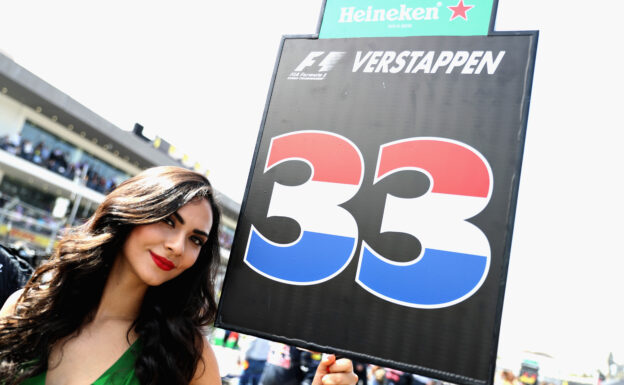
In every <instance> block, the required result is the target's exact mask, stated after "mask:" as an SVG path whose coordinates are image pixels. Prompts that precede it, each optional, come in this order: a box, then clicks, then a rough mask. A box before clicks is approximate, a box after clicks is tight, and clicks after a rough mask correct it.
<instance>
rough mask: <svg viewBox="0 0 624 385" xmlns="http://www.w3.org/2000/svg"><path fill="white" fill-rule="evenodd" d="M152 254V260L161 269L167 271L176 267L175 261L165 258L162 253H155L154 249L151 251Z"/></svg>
mask: <svg viewBox="0 0 624 385" xmlns="http://www.w3.org/2000/svg"><path fill="white" fill-rule="evenodd" d="M150 255H151V256H152V260H153V261H154V263H155V264H156V266H158V267H160V268H161V269H163V270H165V271H169V270H171V269H173V268H174V267H175V265H174V264H173V262H171V261H170V260H168V259H167V258H163V257H161V256H160V255H158V254H155V253H154V252H152V251H150Z"/></svg>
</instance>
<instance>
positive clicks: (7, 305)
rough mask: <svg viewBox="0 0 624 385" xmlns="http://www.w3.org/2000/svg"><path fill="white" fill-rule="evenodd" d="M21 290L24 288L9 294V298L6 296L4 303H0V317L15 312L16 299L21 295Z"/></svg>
mask: <svg viewBox="0 0 624 385" xmlns="http://www.w3.org/2000/svg"><path fill="white" fill-rule="evenodd" d="M23 292H24V289H19V290H18V291H16V292H14V293H13V294H11V295H10V296H9V298H7V300H6V301H5V302H4V305H2V309H1V310H0V318H1V317H6V316H10V315H12V314H13V313H15V307H16V306H17V301H18V300H19V298H20V297H21V296H22V293H23Z"/></svg>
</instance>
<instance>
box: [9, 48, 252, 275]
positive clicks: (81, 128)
mask: <svg viewBox="0 0 624 385" xmlns="http://www.w3.org/2000/svg"><path fill="white" fill-rule="evenodd" d="M169 148H170V144H169V143H167V142H166V141H164V140H162V139H161V138H155V140H150V139H148V138H146V137H145V136H143V134H142V127H141V126H140V125H138V124H137V125H135V127H134V129H133V130H132V131H125V130H122V129H120V128H119V127H116V126H115V125H113V124H112V123H110V122H108V121H106V120H105V119H104V118H102V117H101V116H99V115H97V114H96V113H94V112H93V111H91V110H89V109H88V108H86V107H85V106H83V105H81V104H80V103H78V102H77V101H76V100H74V99H72V98H71V97H70V96H68V95H66V94H64V93H63V92H62V91H60V90H58V89H56V88H54V87H53V86H52V85H50V84H48V83H46V82H45V81H44V80H42V79H40V78H38V77H37V76H36V75H34V74H32V73H31V72H29V71H28V70H26V69H25V68H23V67H21V66H20V65H19V64H17V63H15V62H14V61H13V60H11V59H10V58H9V57H7V56H5V55H3V54H2V53H0V243H4V244H18V245H21V246H25V247H27V248H30V249H32V250H36V251H38V252H41V253H49V252H50V250H51V249H52V248H53V246H54V243H55V241H56V239H57V237H58V234H59V233H60V232H61V231H62V229H63V228H65V227H67V226H71V225H76V224H79V223H81V222H83V221H84V220H85V219H86V218H88V217H89V216H90V215H91V214H92V213H93V211H94V210H95V208H96V207H97V205H98V204H99V203H100V202H101V201H102V200H103V199H104V196H105V194H106V193H107V192H108V191H110V190H111V189H114V188H115V186H116V185H117V184H119V183H120V182H122V181H123V180H125V179H127V178H129V177H130V176H133V175H135V174H137V173H139V172H140V171H141V170H143V169H145V168H149V167H153V166H164V165H177V166H183V167H187V168H190V167H188V166H185V165H184V164H183V163H182V161H181V160H180V159H175V158H174V157H172V156H171V155H170V154H169V152H168V151H167V150H168V149H169ZM217 196H218V200H219V202H220V203H221V206H222V208H223V219H222V228H221V234H220V236H221V240H222V262H223V263H225V262H226V260H227V257H228V256H229V247H230V245H231V241H232V237H233V234H234V228H235V226H236V221H237V218H238V212H239V209H240V206H239V205H238V204H237V203H236V202H234V201H233V200H231V199H230V198H228V197H227V196H225V195H223V194H220V193H219V192H218V191H217Z"/></svg>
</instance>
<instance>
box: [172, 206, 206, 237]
mask: <svg viewBox="0 0 624 385" xmlns="http://www.w3.org/2000/svg"><path fill="white" fill-rule="evenodd" d="M173 216H174V217H175V218H176V219H177V220H178V222H180V223H181V224H184V218H182V216H181V215H180V214H178V212H177V211H176V212H175V213H173ZM193 232H194V233H195V234H199V235H203V236H204V237H206V238H208V234H207V233H206V232H205V231H201V230H197V229H193Z"/></svg>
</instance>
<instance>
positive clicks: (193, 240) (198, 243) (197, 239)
mask: <svg viewBox="0 0 624 385" xmlns="http://www.w3.org/2000/svg"><path fill="white" fill-rule="evenodd" d="M191 242H193V243H194V244H195V245H197V246H199V247H202V246H203V245H204V242H203V241H202V240H201V239H199V238H196V237H191Z"/></svg>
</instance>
